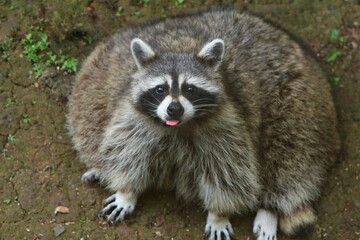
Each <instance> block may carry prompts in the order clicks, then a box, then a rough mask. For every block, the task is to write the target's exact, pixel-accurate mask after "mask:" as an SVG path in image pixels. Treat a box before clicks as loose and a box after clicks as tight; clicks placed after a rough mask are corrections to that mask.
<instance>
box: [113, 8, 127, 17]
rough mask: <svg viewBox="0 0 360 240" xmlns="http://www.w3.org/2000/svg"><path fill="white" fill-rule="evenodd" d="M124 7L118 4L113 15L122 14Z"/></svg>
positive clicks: (119, 15)
mask: <svg viewBox="0 0 360 240" xmlns="http://www.w3.org/2000/svg"><path fill="white" fill-rule="evenodd" d="M124 10H125V9H124V7H123V6H119V7H118V9H117V10H116V13H115V15H116V16H118V17H121V16H122V15H124Z"/></svg>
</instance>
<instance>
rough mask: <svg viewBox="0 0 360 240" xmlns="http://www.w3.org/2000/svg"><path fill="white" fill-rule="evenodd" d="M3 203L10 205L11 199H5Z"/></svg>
mask: <svg viewBox="0 0 360 240" xmlns="http://www.w3.org/2000/svg"><path fill="white" fill-rule="evenodd" d="M3 203H5V204H6V205H9V204H10V203H11V199H4V200H3Z"/></svg>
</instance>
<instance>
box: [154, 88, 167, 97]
mask: <svg viewBox="0 0 360 240" xmlns="http://www.w3.org/2000/svg"><path fill="white" fill-rule="evenodd" d="M155 92H156V94H159V95H163V94H164V93H165V89H164V88H163V87H157V88H156V89H155Z"/></svg>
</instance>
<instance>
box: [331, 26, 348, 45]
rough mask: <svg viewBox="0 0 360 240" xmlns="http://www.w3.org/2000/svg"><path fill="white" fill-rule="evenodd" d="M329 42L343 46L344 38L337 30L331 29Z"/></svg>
mask: <svg viewBox="0 0 360 240" xmlns="http://www.w3.org/2000/svg"><path fill="white" fill-rule="evenodd" d="M329 40H330V41H331V42H334V43H338V44H340V45H343V44H344V42H345V40H344V37H343V36H341V34H340V32H339V30H338V29H336V28H333V29H332V30H331V32H330V36H329Z"/></svg>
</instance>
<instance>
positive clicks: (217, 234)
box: [205, 213, 234, 240]
mask: <svg viewBox="0 0 360 240" xmlns="http://www.w3.org/2000/svg"><path fill="white" fill-rule="evenodd" d="M233 233H234V231H233V229H232V226H231V223H230V221H229V219H228V218H224V217H218V216H217V215H215V214H212V213H209V215H208V218H207V222H206V226H205V237H207V238H208V239H209V240H231V236H232V235H233Z"/></svg>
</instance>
